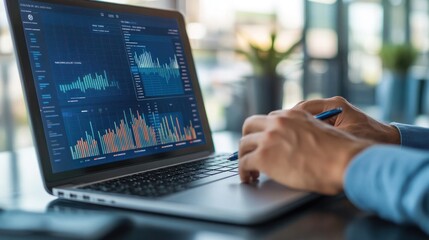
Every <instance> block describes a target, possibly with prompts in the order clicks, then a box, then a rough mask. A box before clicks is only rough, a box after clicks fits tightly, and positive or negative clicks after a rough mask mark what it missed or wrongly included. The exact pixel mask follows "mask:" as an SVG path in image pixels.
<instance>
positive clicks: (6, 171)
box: [0, 133, 429, 240]
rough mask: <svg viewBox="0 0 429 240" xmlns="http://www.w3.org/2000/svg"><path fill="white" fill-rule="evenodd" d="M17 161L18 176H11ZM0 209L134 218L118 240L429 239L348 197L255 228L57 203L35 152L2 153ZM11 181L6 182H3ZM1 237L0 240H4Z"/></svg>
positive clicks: (231, 143) (227, 146) (227, 139)
mask: <svg viewBox="0 0 429 240" xmlns="http://www.w3.org/2000/svg"><path fill="white" fill-rule="evenodd" d="M237 139H238V136H234V135H230V134H227V133H223V134H216V135H215V142H218V143H222V144H219V145H218V146H219V147H218V149H219V150H221V151H233V150H234V149H236V145H237ZM11 161H16V163H17V166H18V173H17V175H16V174H13V173H11V172H10V166H11ZM0 176H1V177H2V181H0V189H1V190H0V206H2V207H3V208H5V209H19V210H27V211H36V212H45V211H57V212H62V211H67V212H87V213H91V214H97V213H100V212H102V213H109V214H119V215H122V216H126V217H127V218H129V219H131V220H132V222H133V224H132V226H131V227H130V229H129V230H127V231H124V232H122V233H119V235H118V236H116V237H117V238H118V239H150V240H152V239H169V240H170V239H174V240H179V239H192V240H218V239H227V240H230V239H231V240H232V239H237V240H238V239H258V240H259V239H349V240H355V239H356V240H361V239H366V240H368V239H429V237H428V236H426V235H425V234H423V233H422V232H421V231H420V230H418V229H417V228H415V227H412V226H399V225H395V224H393V223H390V222H386V221H383V220H381V219H379V218H377V217H375V216H372V215H371V214H368V213H365V212H362V211H360V210H358V209H356V208H355V207H354V206H353V205H352V204H351V203H350V202H349V201H348V200H347V199H346V198H345V197H344V196H336V197H321V198H320V199H318V200H315V201H313V202H311V203H309V204H307V205H305V206H302V207H301V208H299V209H296V210H295V211H293V212H291V213H289V214H286V215H284V216H282V217H280V218H277V219H274V220H272V221H269V222H266V223H264V224H261V225H255V226H237V225H228V224H222V223H215V222H208V221H199V220H193V219H186V218H179V217H172V216H165V215H158V214H151V213H146V212H139V211H130V210H125V209H118V208H109V207H102V206H96V205H90V204H83V203H75V202H70V201H64V200H57V199H56V198H55V197H52V196H50V195H48V194H47V193H46V192H45V191H44V189H43V186H42V182H41V179H40V173H39V170H38V166H37V161H36V158H35V152H34V149H32V148H29V149H23V150H20V151H18V152H16V153H0ZM3 179H6V180H3ZM0 238H1V236H0Z"/></svg>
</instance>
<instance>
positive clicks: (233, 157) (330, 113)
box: [227, 107, 343, 161]
mask: <svg viewBox="0 0 429 240" xmlns="http://www.w3.org/2000/svg"><path fill="white" fill-rule="evenodd" d="M342 111H343V109H342V108H340V107H339V108H334V109H331V110H328V111H326V112H322V113H319V114H317V115H316V116H314V118H315V119H319V120H325V119H328V118H330V117H333V116H335V115H338V114H340V113H341V112H342ZM227 159H228V160H230V161H234V160H237V159H238V152H235V153H233V154H231V155H229V157H228V158H227Z"/></svg>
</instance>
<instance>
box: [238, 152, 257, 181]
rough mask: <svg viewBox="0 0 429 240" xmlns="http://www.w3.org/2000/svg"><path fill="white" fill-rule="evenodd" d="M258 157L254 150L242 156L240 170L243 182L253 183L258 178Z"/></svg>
mask: <svg viewBox="0 0 429 240" xmlns="http://www.w3.org/2000/svg"><path fill="white" fill-rule="evenodd" d="M256 159H257V158H256V154H255V153H254V152H251V153H248V154H246V155H244V156H243V157H242V158H240V163H239V168H238V171H239V173H240V179H241V182H243V183H251V182H253V181H255V180H256V179H258V177H259V169H258V166H257V161H256Z"/></svg>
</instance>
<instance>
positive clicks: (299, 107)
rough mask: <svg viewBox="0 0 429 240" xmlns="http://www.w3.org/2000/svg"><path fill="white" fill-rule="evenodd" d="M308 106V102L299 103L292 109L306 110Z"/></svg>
mask: <svg viewBox="0 0 429 240" xmlns="http://www.w3.org/2000/svg"><path fill="white" fill-rule="evenodd" d="M308 104H309V101H305V100H303V101H300V102H299V103H297V104H296V105H295V106H294V107H293V108H292V109H306V108H307V106H308Z"/></svg>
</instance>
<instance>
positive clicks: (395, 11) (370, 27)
mask: <svg viewBox="0 0 429 240" xmlns="http://www.w3.org/2000/svg"><path fill="white" fill-rule="evenodd" d="M109 2H115V3H121V4H133V5H139V6H147V7H155V8H163V9H174V10H178V11H180V12H181V13H183V15H184V16H185V18H186V22H187V31H188V35H189V38H190V41H191V46H192V49H193V56H194V59H195V63H196V68H197V72H198V77H199V82H200V84H201V88H202V92H203V96H204V100H205V107H206V109H207V113H208V116H209V121H210V125H211V128H212V131H225V130H227V131H238V132H239V131H240V129H241V124H242V123H243V121H244V119H245V118H246V117H247V116H249V115H250V114H254V113H259V110H258V109H257V108H258V107H257V106H256V105H258V103H255V101H262V100H261V99H260V98H259V100H258V96H257V95H258V93H257V91H258V89H259V88H258V87H256V88H255V81H269V79H268V80H267V79H264V78H265V77H266V75H267V74H262V75H261V74H259V73H258V66H255V65H257V64H258V62H257V61H256V62H255V61H250V60H251V59H250V60H249V55H248V54H249V53H252V51H255V49H256V48H258V49H259V48H260V49H262V52H263V50H264V49H269V48H270V43H271V37H273V36H275V38H276V39H275V40H276V41H275V43H274V46H273V50H275V51H278V52H279V53H284V52H285V51H287V50H289V49H290V48H291V46H292V45H294V44H295V43H297V44H295V45H296V46H294V47H293V49H292V50H293V51H290V52H288V53H290V54H285V55H284V56H282V58H281V59H280V60H281V61H279V63H278V65H275V66H274V69H275V74H274V75H275V76H276V77H275V78H279V79H281V81H280V83H281V86H282V88H281V89H282V93H283V94H281V95H280V97H281V103H280V105H281V106H282V107H283V108H290V107H292V106H294V105H295V104H296V103H298V102H300V101H302V100H307V99H314V98H324V97H331V96H336V95H339V96H343V97H345V98H346V99H348V100H349V101H350V102H351V103H353V104H355V105H357V106H359V107H360V108H361V109H363V110H364V111H365V112H367V113H369V114H371V115H372V116H374V117H375V118H377V119H380V120H383V121H386V122H390V121H402V122H406V123H410V124H419V125H423V126H427V125H428V123H429V121H428V118H429V71H428V67H429V58H428V57H429V2H428V1H427V0H288V1H284V0H265V1H259V0H216V1H213V0H110V1H109ZM3 4H4V3H3V1H0V152H1V151H10V150H13V149H21V148H27V147H31V146H32V138H31V132H30V129H29V124H28V116H27V111H26V107H25V102H24V97H23V93H22V90H21V83H20V80H19V74H18V69H17V64H16V60H15V55H14V51H13V44H12V40H11V36H10V30H9V27H8V23H7V19H6V12H5V7H4V5H3ZM249 44H252V46H253V50H252V49H251V47H250V45H249ZM386 46H388V47H390V48H387V51H388V52H387V56H388V57H387V60H394V61H397V63H398V64H399V65H401V64H408V65H409V66H402V67H403V68H401V69H405V70H404V71H400V70H397V69H395V68H394V67H393V68H388V67H389V66H388V65H387V64H386V65H385V67H383V66H384V65H383V62H382V59H381V58H380V56H381V55H380V52H381V50H382V49H384V47H386ZM401 47H402V50H403V49H405V50H406V51H409V52H408V53H407V52H405V53H404V52H402V53H401V51H399V50H398V49H400V48H401ZM389 51H390V52H389ZM410 52H413V53H414V54H411V53H410ZM411 55H412V56H411ZM396 58H397V59H396ZM403 58H407V59H406V60H409V61H408V62H407V61H405V63H404V61H402V60H403ZM398 64H397V65H398ZM397 67H398V66H397ZM400 67H401V66H399V68H400ZM259 83H260V82H259ZM398 114H399V115H398Z"/></svg>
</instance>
